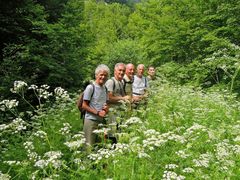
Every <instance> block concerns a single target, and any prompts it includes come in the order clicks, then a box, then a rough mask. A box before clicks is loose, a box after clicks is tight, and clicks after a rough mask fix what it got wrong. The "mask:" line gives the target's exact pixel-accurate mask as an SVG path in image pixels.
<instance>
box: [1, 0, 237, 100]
mask: <svg viewBox="0 0 240 180" xmlns="http://www.w3.org/2000/svg"><path fill="white" fill-rule="evenodd" d="M0 7H1V11H0V21H1V23H0V24H1V28H0V33H1V37H0V38H1V39H0V48H1V53H0V54H1V55H0V78H1V81H0V94H1V99H4V98H8V97H10V96H12V95H11V94H10V92H9V89H10V88H11V87H12V86H13V83H14V81H15V80H22V81H25V82H27V83H28V84H36V85H40V84H48V85H50V86H51V87H53V88H55V87H58V86H61V87H63V88H65V89H67V90H69V91H70V92H76V90H78V89H81V88H82V87H83V86H84V83H85V82H87V81H88V80H89V79H92V75H93V69H94V68H95V67H96V66H97V65H98V64H100V63H105V64H107V65H109V67H110V68H111V69H113V66H114V64H115V63H116V62H124V63H129V62H132V63H134V64H137V63H143V64H145V65H146V66H148V65H150V64H151V65H154V66H156V67H157V69H158V74H159V75H161V76H165V77H167V78H169V80H171V81H173V82H175V83H180V84H191V85H194V86H201V87H215V86H217V87H221V88H223V89H228V90H230V91H232V92H237V93H239V90H240V79H239V76H240V75H239V73H238V72H239V69H240V64H239V55H240V48H239V43H240V25H239V24H240V2H239V1H237V0H229V1H223V0H208V1H205V0H171V1H170V0H142V1H134V0H119V1H117V0H115V1H111V0H108V1H101V0H99V1H96V0H95V1H94V0H88V1H79V0H44V1H38V0H22V1H13V0H8V1H6V0H3V1H1V6H0Z"/></svg>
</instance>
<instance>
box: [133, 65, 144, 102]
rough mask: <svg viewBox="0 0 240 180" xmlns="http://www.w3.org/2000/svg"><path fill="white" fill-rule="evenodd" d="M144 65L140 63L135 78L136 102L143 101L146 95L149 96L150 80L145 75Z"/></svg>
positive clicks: (134, 92)
mask: <svg viewBox="0 0 240 180" xmlns="http://www.w3.org/2000/svg"><path fill="white" fill-rule="evenodd" d="M144 68H145V67H144V65H143V64H139V65H138V66H137V73H136V75H134V80H133V84H132V86H133V98H134V99H135V102H136V103H137V102H139V101H141V100H142V99H143V98H144V97H145V96H147V88H148V80H147V78H146V77H145V76H144Z"/></svg>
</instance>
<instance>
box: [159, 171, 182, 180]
mask: <svg viewBox="0 0 240 180" xmlns="http://www.w3.org/2000/svg"><path fill="white" fill-rule="evenodd" d="M162 179H163V180H171V179H177V180H183V179H185V176H182V175H178V174H177V173H175V172H173V171H164V172H163V178H162Z"/></svg>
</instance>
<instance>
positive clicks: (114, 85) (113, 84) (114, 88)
mask: <svg viewBox="0 0 240 180" xmlns="http://www.w3.org/2000/svg"><path fill="white" fill-rule="evenodd" d="M111 79H112V81H113V91H114V90H115V80H114V78H113V77H112V78H111Z"/></svg>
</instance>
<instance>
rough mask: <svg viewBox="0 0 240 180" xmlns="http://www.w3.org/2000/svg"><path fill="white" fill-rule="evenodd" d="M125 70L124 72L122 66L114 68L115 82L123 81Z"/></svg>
mask: <svg viewBox="0 0 240 180" xmlns="http://www.w3.org/2000/svg"><path fill="white" fill-rule="evenodd" d="M125 70H126V68H125V66H124V65H119V66H118V67H117V68H115V70H114V77H115V78H116V79H117V80H119V81H121V80H122V79H123V76H124V74H125Z"/></svg>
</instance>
